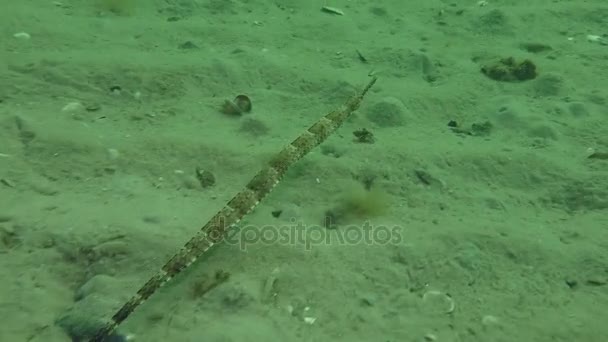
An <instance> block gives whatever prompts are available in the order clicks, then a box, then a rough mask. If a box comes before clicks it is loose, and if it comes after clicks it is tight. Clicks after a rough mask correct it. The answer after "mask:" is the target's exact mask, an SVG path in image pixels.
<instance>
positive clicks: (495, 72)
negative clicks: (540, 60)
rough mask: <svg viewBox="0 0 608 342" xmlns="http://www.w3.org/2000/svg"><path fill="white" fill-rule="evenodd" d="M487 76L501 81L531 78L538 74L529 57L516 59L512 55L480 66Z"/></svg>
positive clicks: (517, 80)
mask: <svg viewBox="0 0 608 342" xmlns="http://www.w3.org/2000/svg"><path fill="white" fill-rule="evenodd" d="M481 72H482V73H483V74H484V75H486V76H487V77H489V78H491V79H493V80H495V81H502V82H521V81H528V80H533V79H535V78H536V76H538V72H537V70H536V65H535V64H534V63H533V62H532V61H531V60H529V59H525V60H523V61H516V60H515V58H513V57H507V58H502V59H499V60H498V61H495V62H493V63H489V64H486V65H484V66H482V67H481Z"/></svg>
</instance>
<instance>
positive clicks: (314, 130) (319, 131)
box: [90, 77, 377, 342]
mask: <svg viewBox="0 0 608 342" xmlns="http://www.w3.org/2000/svg"><path fill="white" fill-rule="evenodd" d="M376 80H377V78H375V77H374V78H372V79H371V81H370V82H369V83H368V84H367V86H366V87H365V88H364V89H363V90H362V91H361V92H359V93H358V94H356V95H354V96H352V97H351V98H349V99H348V100H347V101H346V103H344V104H343V105H342V106H341V107H340V108H338V109H337V110H335V111H333V112H331V113H329V114H327V115H325V116H324V117H322V118H321V119H320V120H319V121H317V122H316V123H315V124H313V125H312V126H310V128H308V129H307V130H306V131H305V132H304V133H302V134H301V135H300V136H299V137H297V138H296V139H295V140H294V141H292V142H291V143H290V144H289V145H287V147H285V148H284V149H283V150H282V151H280V152H279V153H278V154H276V155H275V156H274V157H273V158H272V159H271V160H270V162H269V163H268V165H267V166H266V167H264V168H263V169H262V170H261V171H260V172H258V173H257V174H256V175H255V176H254V177H253V179H252V180H251V181H249V183H247V185H246V186H245V188H244V189H243V190H242V191H241V192H239V193H238V194H237V195H236V196H234V197H233V198H232V199H231V200H230V201H229V202H228V203H227V204H226V205H225V206H224V208H222V209H221V210H220V211H219V212H218V213H217V214H215V216H213V217H212V218H211V220H209V222H207V224H205V225H204V226H203V227H202V228H201V229H200V231H199V232H198V233H197V234H196V235H195V236H194V237H192V239H190V241H188V242H187V243H186V244H185V245H184V247H183V248H182V249H181V250H180V251H179V252H177V253H176V254H175V255H174V256H173V257H172V258H171V259H169V261H167V263H166V264H165V265H164V266H163V267H162V268H161V269H160V271H158V272H157V273H156V274H155V275H154V276H152V278H150V279H149V280H148V282H146V283H145V284H144V285H143V286H142V287H141V288H140V289H139V290H138V291H137V293H136V294H135V295H134V296H133V297H132V298H131V299H130V300H129V301H127V302H126V303H125V304H124V305H123V306H122V307H121V308H120V309H119V310H118V311H117V312H116V314H114V316H112V319H111V321H110V322H108V323H107V324H106V325H105V326H104V327H102V328H101V329H100V330H99V331H97V332H96V334H95V335H94V337H93V338H92V339H91V340H90V341H91V342H104V341H106V339H107V337H108V336H110V335H111V334H112V332H113V331H114V330H115V329H116V327H118V325H120V324H121V323H122V322H123V321H124V320H125V319H127V317H129V315H130V314H131V313H132V312H133V311H135V309H136V308H137V307H139V306H140V305H141V304H142V303H143V302H144V301H146V300H147V299H148V298H150V296H152V295H153V294H154V292H156V291H157V290H158V289H159V288H160V287H161V286H163V285H165V284H166V283H167V282H169V281H170V280H171V279H172V278H173V277H175V276H176V275H178V274H179V273H180V272H182V271H183V270H185V269H186V268H188V267H189V266H190V265H192V263H194V262H195V261H196V259H198V258H199V257H200V256H201V255H203V253H205V252H206V251H208V250H209V248H211V247H213V245H215V244H216V243H218V242H220V241H221V240H222V238H223V237H224V234H225V233H226V230H227V229H228V228H229V227H231V226H234V225H236V224H238V223H239V222H240V221H241V220H242V219H243V217H245V215H247V214H248V213H250V212H251V211H252V210H253V209H254V208H255V207H256V206H257V205H258V204H259V203H260V201H261V200H262V199H263V198H264V197H266V195H268V194H269V193H270V192H271V191H272V189H273V188H274V187H275V186H276V185H277V184H278V183H279V181H280V180H281V178H282V177H283V176H284V175H285V173H286V172H287V169H289V168H290V167H291V166H292V165H293V164H294V163H295V162H297V161H298V160H300V159H301V158H302V157H304V156H305V155H306V154H308V152H310V151H311V150H312V149H313V148H315V147H316V146H318V145H319V144H321V143H322V142H323V141H325V140H326V139H327V138H328V137H329V136H330V135H331V134H332V133H333V132H334V131H335V130H336V129H338V127H340V126H341V125H342V124H343V123H344V121H346V119H347V118H348V117H349V116H350V115H351V114H352V113H353V112H354V111H355V110H357V109H358V108H359V105H360V104H361V101H362V100H363V97H364V96H365V94H367V92H368V91H369V89H370V88H371V87H372V86H373V85H374V84H375V83H376Z"/></svg>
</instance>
